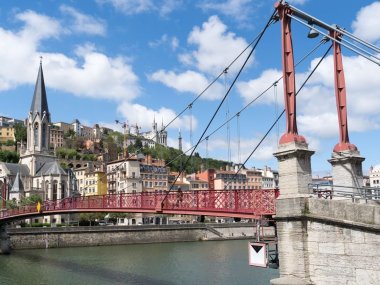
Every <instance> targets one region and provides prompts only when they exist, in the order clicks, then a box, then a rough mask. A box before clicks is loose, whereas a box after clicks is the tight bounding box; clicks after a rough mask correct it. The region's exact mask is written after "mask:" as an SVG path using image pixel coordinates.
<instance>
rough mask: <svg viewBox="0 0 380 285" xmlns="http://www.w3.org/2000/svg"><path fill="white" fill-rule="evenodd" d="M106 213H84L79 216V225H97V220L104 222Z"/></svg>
mask: <svg viewBox="0 0 380 285" xmlns="http://www.w3.org/2000/svg"><path fill="white" fill-rule="evenodd" d="M106 215H107V214H106V213H102V212H100V213H82V214H80V215H79V224H81V225H90V226H91V224H93V225H95V221H96V220H103V219H104V217H105V216H106Z"/></svg>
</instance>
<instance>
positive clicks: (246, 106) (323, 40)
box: [168, 39, 328, 164]
mask: <svg viewBox="0 0 380 285" xmlns="http://www.w3.org/2000/svg"><path fill="white" fill-rule="evenodd" d="M327 41H328V39H322V40H321V41H320V42H319V43H318V45H316V46H315V47H314V48H313V49H311V50H310V51H309V52H308V53H307V54H306V55H304V56H303V57H302V58H301V59H300V60H299V61H298V62H297V63H296V64H295V67H296V66H298V65H300V64H301V63H302V62H303V61H305V60H306V58H308V57H309V56H310V55H311V54H313V53H314V52H315V51H316V50H317V49H318V48H319V47H321V46H322V44H325V43H326V42H327ZM282 77H283V76H280V77H279V78H278V79H277V80H276V81H274V83H272V84H271V85H270V86H268V87H267V88H266V89H265V90H264V91H262V92H261V93H260V94H259V95H258V96H256V97H255V98H253V99H252V100H251V101H250V102H249V103H248V104H247V105H245V106H244V107H243V108H242V109H241V110H240V111H239V112H238V113H236V114H235V115H234V116H233V117H231V118H230V121H231V120H232V119H234V118H235V117H236V116H237V114H241V113H242V112H243V111H245V110H246V109H247V108H248V107H249V106H250V105H252V104H253V103H254V102H255V101H257V100H258V99H259V98H260V97H262V96H263V95H264V94H265V93H266V92H267V91H268V90H269V89H270V88H272V87H273V86H274V85H275V84H277V83H278V82H279V81H280V80H281V79H282ZM226 124H227V122H226V121H225V122H224V123H223V124H221V125H220V126H219V127H217V128H216V129H215V130H213V131H212V132H211V133H209V134H208V136H207V139H208V138H209V137H210V136H212V135H214V134H215V133H216V132H218V131H219V130H220V129H222V128H223V127H224V126H225V125H226ZM201 142H203V140H202V141H201ZM192 149H193V147H191V148H189V149H187V150H186V151H185V152H183V153H182V154H180V155H178V156H177V157H175V158H174V159H172V160H171V161H170V162H169V163H168V164H170V163H172V162H173V161H175V160H177V159H178V158H179V157H180V156H183V155H185V154H186V153H188V152H190V151H191V150H192Z"/></svg>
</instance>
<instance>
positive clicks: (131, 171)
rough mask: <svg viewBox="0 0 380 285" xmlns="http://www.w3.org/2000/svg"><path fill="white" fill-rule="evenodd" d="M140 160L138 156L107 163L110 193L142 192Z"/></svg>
mask: <svg viewBox="0 0 380 285" xmlns="http://www.w3.org/2000/svg"><path fill="white" fill-rule="evenodd" d="M141 179H142V178H141V175H140V160H138V159H137V157H136V156H134V157H130V158H128V159H119V160H114V161H111V162H109V163H107V184H108V193H110V194H118V193H138V192H142V183H141V181H142V180H141Z"/></svg>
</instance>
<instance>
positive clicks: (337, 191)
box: [309, 183, 380, 203]
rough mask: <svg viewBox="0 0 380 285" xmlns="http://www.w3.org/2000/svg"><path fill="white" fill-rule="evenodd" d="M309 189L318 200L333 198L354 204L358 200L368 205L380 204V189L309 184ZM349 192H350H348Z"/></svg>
mask: <svg viewBox="0 0 380 285" xmlns="http://www.w3.org/2000/svg"><path fill="white" fill-rule="evenodd" d="M309 189H311V190H312V193H313V194H314V195H315V196H317V197H318V198H325V199H332V198H333V197H336V198H342V199H344V198H345V199H351V200H352V202H355V201H356V200H364V201H365V202H366V203H368V202H369V201H379V202H380V188H376V187H364V186H363V187H352V186H343V185H333V184H318V183H311V184H309ZM347 190H348V191H347Z"/></svg>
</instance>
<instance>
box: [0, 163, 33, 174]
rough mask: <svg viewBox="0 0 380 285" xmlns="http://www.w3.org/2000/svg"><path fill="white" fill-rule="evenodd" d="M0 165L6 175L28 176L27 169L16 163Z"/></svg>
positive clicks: (23, 165) (25, 166)
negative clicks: (19, 174)
mask: <svg viewBox="0 0 380 285" xmlns="http://www.w3.org/2000/svg"><path fill="white" fill-rule="evenodd" d="M0 164H2V165H3V168H4V169H5V173H4V174H6V175H11V176H13V175H17V174H18V173H19V172H20V173H21V175H22V176H29V168H28V166H27V165H25V164H18V163H8V162H0Z"/></svg>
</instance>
